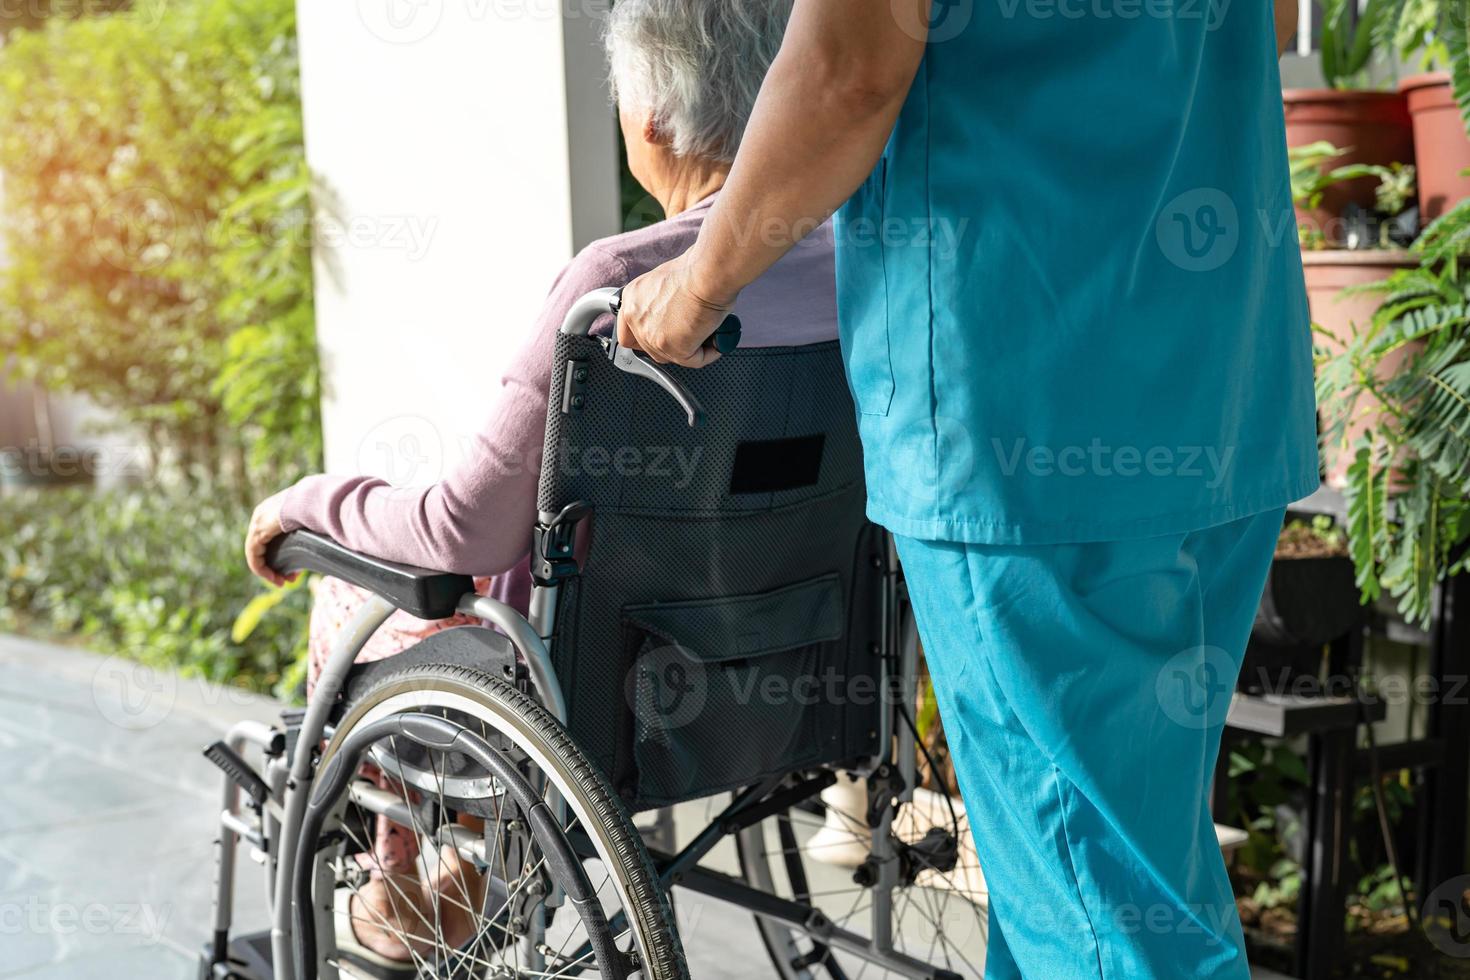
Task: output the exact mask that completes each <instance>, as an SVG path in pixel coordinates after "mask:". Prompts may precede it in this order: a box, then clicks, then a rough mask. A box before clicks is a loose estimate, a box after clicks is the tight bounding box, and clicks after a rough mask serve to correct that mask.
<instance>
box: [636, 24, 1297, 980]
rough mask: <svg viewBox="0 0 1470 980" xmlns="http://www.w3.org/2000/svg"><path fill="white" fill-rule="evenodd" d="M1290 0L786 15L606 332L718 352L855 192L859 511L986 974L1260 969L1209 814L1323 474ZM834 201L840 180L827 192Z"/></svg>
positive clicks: (850, 241) (671, 355) (842, 298)
mask: <svg viewBox="0 0 1470 980" xmlns="http://www.w3.org/2000/svg"><path fill="white" fill-rule="evenodd" d="M1294 5H1295V0H1285V2H1284V4H1283V10H1282V15H1283V16H1281V17H1278V18H1277V19H1278V20H1283V21H1285V22H1286V26H1284V27H1280V28H1279V29H1278V26H1277V25H1275V24H1273V10H1272V9H1271V7H1270V6H1269V5H1268V4H1264V3H1259V2H1254V3H1253V2H1248V0H1236V2H1233V3H1230V2H1226V0H1215V2H1208V3H1206V2H1203V0H1202V2H1185V0H945V2H940V0H935V2H934V3H933V8H932V10H931V9H930V4H929V3H928V2H927V0H841V2H838V0H797V2H796V5H795V10H794V13H793V15H792V18H791V22H790V26H789V28H788V30H787V33H786V37H785V41H784V43H783V46H782V48H781V51H780V53H779V54H778V56H777V57H776V59H775V61H774V63H773V64H772V66H771V69H770V72H769V74H768V75H767V77H766V80H765V83H764V86H763V88H762V89H761V93H760V96H759V98H758V100H757V102H756V106H755V110H754V113H753V115H752V117H751V120H750V124H749V126H748V128H747V130H746V135H745V140H744V142H743V143H742V144H741V146H740V151H739V153H738V155H737V156H736V159H735V163H734V166H733V168H732V170H731V173H730V177H729V179H728V181H727V182H726V184H725V189H724V192H723V193H722V194H721V195H720V198H719V200H718V201H717V202H716V203H715V205H714V207H713V208H712V209H711V212H710V214H709V216H708V217H707V218H706V219H705V222H704V225H703V227H702V229H701V230H700V234H699V237H698V239H697V241H696V242H695V244H694V245H693V246H692V247H691V248H690V249H689V251H688V252H687V253H686V254H684V255H683V256H682V257H679V258H677V259H674V260H672V261H670V262H669V263H667V264H665V265H663V266H661V267H659V268H656V269H654V270H653V271H651V272H649V273H647V274H646V275H644V276H642V277H641V278H639V279H637V280H635V281H634V282H633V283H632V284H631V285H630V286H629V287H628V288H627V289H626V291H625V292H624V294H623V305H622V316H621V320H620V323H619V328H618V329H619V333H620V335H621V337H622V340H623V342H624V343H628V344H633V345H635V346H639V347H642V348H643V349H644V350H646V351H648V352H649V353H650V354H651V355H652V356H654V357H655V358H656V359H658V360H662V361H675V362H679V363H682V364H688V365H691V366H700V365H703V364H708V363H710V362H711V361H713V360H714V359H715V358H716V357H718V355H717V354H716V353H714V352H713V351H712V350H709V349H706V348H704V347H702V346H701V345H702V342H703V341H704V340H705V339H706V338H707V337H708V336H709V335H710V334H711V333H712V332H713V331H714V329H715V327H716V326H717V325H718V324H719V323H720V321H721V319H722V317H723V315H724V312H725V311H726V310H727V309H729V308H730V307H731V306H732V305H733V304H734V302H735V298H736V296H737V295H738V294H739V293H740V291H741V289H742V288H743V287H744V286H745V285H746V284H747V283H750V282H752V281H753V280H755V279H756V277H757V276H759V275H760V273H761V272H762V271H763V270H765V269H766V268H767V267H769V266H770V265H771V264H772V263H773V262H774V261H775V260H776V259H777V258H778V257H779V256H780V255H781V254H782V253H783V252H784V251H785V250H786V249H788V248H790V247H791V245H792V244H793V242H794V241H795V240H797V239H799V238H800V237H801V236H802V235H803V234H805V233H807V232H808V231H809V230H810V229H812V228H815V227H816V226H817V225H819V224H820V223H821V221H822V219H823V218H825V217H826V216H827V214H828V213H829V212H830V211H832V210H834V209H837V208H838V207H839V205H840V211H838V215H837V275H838V287H837V288H838V307H839V315H840V325H841V334H842V345H843V352H844V356H845V358H846V362H847V372H848V379H849V382H850V384H851V386H852V391H853V397H854V400H855V402H856V404H857V409H858V413H859V425H860V428H861V432H862V438H863V448H864V455H865V457H866V461H867V464H866V465H867V480H868V493H869V510H868V512H869V515H870V516H871V517H872V519H873V520H874V521H876V522H878V523H880V524H882V525H884V526H885V527H887V528H889V529H890V530H891V531H892V532H893V533H894V534H895V535H896V536H897V538H898V548H899V553H900V557H901V559H902V562H903V566H904V570H905V574H906V576H907V579H908V584H909V590H910V593H911V597H912V601H913V604H914V608H915V610H916V613H917V617H918V624H919V629H920V632H921V635H922V637H923V639H924V647H925V651H926V654H927V657H928V663H929V669H930V671H931V673H932V674H933V676H934V679H935V686H936V689H937V691H938V695H939V703H940V707H941V710H942V713H943V718H944V725H945V730H946V732H947V733H948V737H949V743H950V748H951V750H952V752H953V755H954V758H955V760H956V764H957V771H958V773H959V781H960V787H961V789H962V791H963V793H964V796H965V799H966V802H967V809H968V813H969V817H970V821H971V824H972V826H973V828H974V831H975V836H976V844H977V847H978V849H979V854H980V860H981V864H982V866H983V867H984V869H985V876H986V879H987V881H988V883H989V886H990V898H991V907H990V914H991V928H990V933H989V946H988V951H987V960H988V962H987V974H986V975H987V976H988V977H991V978H1010V977H1018V976H1019V977H1027V978H1040V980H1053V978H1066V980H1076V978H1089V977H1096V978H1108V980H1113V978H1117V980H1124V978H1169V980H1177V978H1182V977H1228V978H1238V980H1245V978H1246V977H1247V976H1248V970H1247V966H1246V962H1245V954H1244V948H1243V941H1242V937H1241V931H1240V923H1239V920H1238V918H1237V916H1236V913H1235V903H1234V899H1233V896H1232V893H1231V888H1230V882H1229V880H1228V878H1227V876H1226V872H1225V867H1224V864H1223V862H1222V860H1221V856H1220V851H1219V849H1218V846H1217V844H1216V841H1215V837H1214V832H1213V827H1212V824H1211V821H1210V818H1209V815H1208V812H1207V808H1206V798H1207V790H1208V785H1209V781H1210V776H1211V772H1212V769H1213V766H1214V762H1215V758H1216V756H1217V754H1218V752H1219V747H1220V732H1221V728H1222V725H1223V722H1224V715H1225V711H1226V708H1227V707H1228V703H1229V696H1230V690H1231V688H1232V686H1233V683H1234V679H1235V675H1236V673H1237V672H1238V670H1239V665H1240V659H1241V656H1242V652H1243V650H1244V647H1245V643H1246V640H1247V637H1248V634H1249V631H1250V625H1251V621H1252V617H1253V614H1254V611H1255V607H1256V603H1257V601H1258V599H1259V597H1260V593H1261V589H1262V586H1263V582H1264V578H1265V575H1266V570H1267V568H1268V566H1269V565H1270V562H1271V558H1272V553H1273V549H1274V545H1275V541H1276V536H1277V533H1278V531H1279V529H1280V526H1281V521H1282V516H1283V511H1284V508H1285V506H1286V505H1287V504H1288V503H1289V502H1291V501H1293V500H1295V499H1297V498H1299V497H1302V496H1305V495H1306V494H1308V493H1310V492H1311V491H1312V490H1313V489H1314V488H1315V487H1316V486H1317V481H1318V469H1317V454H1316V449H1315V419H1314V410H1313V396H1312V366H1311V346H1310V337H1309V327H1308V315H1307V307H1306V296H1305V292H1304V289H1303V284H1302V273H1301V265H1300V256H1299V254H1298V249H1297V241H1296V235H1295V234H1294V231H1295V229H1294V221H1293V218H1292V210H1291V199H1290V191H1289V187H1288V177H1287V158H1286V145H1285V138H1284V132H1283V124H1282V103H1281V90H1280V88H1281V86H1280V79H1279V76H1278V71H1277V66H1276V58H1277V55H1278V54H1279V50H1280V49H1279V47H1278V46H1277V42H1276V36H1277V35H1278V34H1279V35H1280V36H1281V39H1282V40H1283V41H1284V40H1285V38H1286V37H1287V36H1288V35H1289V34H1290V33H1291V30H1292V28H1291V26H1290V21H1291V19H1292V18H1291V16H1290V9H1289V8H1290V7H1292V6H1294ZM844 202H845V203H844Z"/></svg>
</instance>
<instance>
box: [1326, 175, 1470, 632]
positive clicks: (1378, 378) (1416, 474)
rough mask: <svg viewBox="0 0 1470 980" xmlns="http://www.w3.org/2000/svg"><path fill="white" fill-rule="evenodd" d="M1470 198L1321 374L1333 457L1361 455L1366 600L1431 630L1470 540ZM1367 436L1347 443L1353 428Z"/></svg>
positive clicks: (1382, 289) (1392, 281)
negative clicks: (1445, 585) (1441, 591)
mask: <svg viewBox="0 0 1470 980" xmlns="http://www.w3.org/2000/svg"><path fill="white" fill-rule="evenodd" d="M1467 244H1470V201H1465V202H1461V204H1460V205H1459V206H1458V207H1456V208H1455V209H1454V210H1452V211H1451V212H1450V213H1448V214H1446V215H1444V216H1443V217H1441V218H1440V219H1439V220H1438V221H1436V222H1435V223H1434V224H1432V225H1431V226H1430V227H1429V228H1428V229H1427V230H1426V231H1425V233H1424V235H1423V236H1422V237H1421V239H1420V240H1419V241H1418V242H1416V243H1415V248H1416V250H1418V251H1419V252H1420V255H1421V264H1420V265H1419V266H1418V267H1417V268H1413V269H1404V270H1400V271H1398V272H1395V273H1394V274H1393V275H1392V276H1390V277H1388V278H1387V279H1386V280H1384V281H1383V282H1381V283H1377V284H1374V285H1373V286H1372V287H1370V290H1371V291H1373V292H1376V293H1379V294H1381V295H1382V296H1383V305H1382V306H1381V307H1380V308H1379V310H1378V312H1377V314H1376V315H1375V316H1374V318H1373V323H1372V324H1371V326H1370V327H1369V328H1368V329H1367V330H1364V331H1362V332H1361V333H1359V334H1358V335H1357V336H1355V337H1350V338H1338V339H1339V340H1340V341H1341V342H1343V343H1344V344H1345V349H1344V351H1343V353H1342V354H1340V355H1338V356H1337V357H1335V358H1332V359H1330V360H1328V361H1325V362H1324V363H1323V364H1322V365H1321V366H1320V368H1319V370H1318V374H1317V397H1318V404H1319V405H1320V406H1321V407H1322V411H1323V417H1324V423H1325V425H1324V429H1323V445H1324V448H1326V449H1327V451H1328V452H1329V454H1336V453H1342V452H1348V453H1351V456H1352V463H1351V465H1350V466H1349V468H1348V472H1347V481H1348V483H1347V487H1346V490H1345V493H1346V497H1347V505H1348V534H1349V538H1350V550H1351V553H1352V555H1353V559H1354V562H1355V564H1356V566H1357V577H1358V584H1359V586H1360V588H1361V589H1362V591H1363V596H1364V599H1365V600H1368V601H1371V600H1375V599H1377V598H1378V597H1379V596H1380V595H1382V594H1383V593H1384V592H1387V593H1388V594H1389V595H1391V596H1393V597H1394V598H1395V599H1396V600H1397V601H1398V607H1399V610H1400V611H1401V612H1402V613H1403V614H1404V616H1406V617H1407V618H1409V619H1410V620H1411V621H1414V622H1419V623H1427V622H1428V621H1429V618H1430V615H1431V613H1432V611H1433V608H1432V604H1433V597H1434V588H1435V586H1436V585H1437V584H1438V583H1439V582H1440V581H1441V580H1443V579H1444V577H1445V576H1446V575H1448V574H1451V573H1452V572H1453V571H1455V570H1457V569H1458V567H1459V556H1460V554H1461V551H1462V546H1463V544H1464V542H1465V541H1466V540H1467V538H1470V501H1467V494H1470V274H1467V268H1466V261H1467V259H1470V248H1467ZM1355 422H1362V423H1366V429H1365V431H1364V432H1363V434H1362V435H1361V436H1360V437H1358V438H1357V439H1356V440H1355V441H1354V442H1353V444H1352V445H1348V438H1349V436H1348V432H1349V427H1350V426H1351V425H1352V424H1353V423H1355Z"/></svg>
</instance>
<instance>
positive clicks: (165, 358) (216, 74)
mask: <svg viewBox="0 0 1470 980" xmlns="http://www.w3.org/2000/svg"><path fill="white" fill-rule="evenodd" d="M297 79H298V75H297V59H296V40H295V13H294V5H293V3H292V2H291V0H261V2H255V3H248V4H237V3H233V2H230V0H174V2H171V3H167V4H161V5H148V6H140V7H138V8H136V9H134V10H132V11H129V12H127V13H122V14H115V15H112V16H107V17H99V18H91V19H81V20H73V21H52V22H49V23H47V24H46V25H45V26H44V28H42V29H40V30H37V31H33V32H32V31H26V32H21V33H19V34H17V35H16V36H15V37H14V38H13V39H12V40H11V41H10V42H9V43H8V44H7V45H6V46H5V47H4V48H3V49H0V170H3V172H4V173H5V175H6V185H5V195H4V201H3V222H4V227H3V233H4V238H5V248H6V251H7V253H8V255H9V257H10V260H11V261H10V265H9V267H8V268H7V269H6V270H5V271H4V273H3V278H0V347H3V348H4V349H6V350H7V351H12V352H13V353H14V356H15V360H14V364H15V367H16V368H17V369H18V371H19V373H21V374H22V375H23V376H26V377H30V378H34V379H36V380H38V381H39V382H40V383H41V384H42V385H43V386H45V387H47V388H49V389H51V390H57V391H85V392H86V393H87V394H88V395H89V396H90V397H91V398H92V399H93V400H95V401H96V402H98V403H99V404H101V405H103V406H104V407H106V408H107V409H109V410H110V411H111V412H112V413H113V415H114V416H115V417H116V418H117V419H118V420H119V421H120V422H121V423H123V424H128V425H132V426H136V427H138V428H139V429H141V430H143V431H144V432H145V433H147V434H148V436H149V438H150V440H151V441H152V442H153V444H154V447H155V449H156V450H157V452H158V454H159V455H160V456H167V457H168V458H171V459H175V460H177V461H178V462H180V463H181V464H182V467H181V468H182V469H183V470H184V471H185V472H186V474H187V475H188V476H190V477H202V478H206V479H209V478H213V477H217V476H219V475H220V473H221V470H222V469H229V470H230V471H231V475H232V476H233V477H234V478H235V482H236V483H237V484H248V483H249V482H250V481H251V477H252V475H253V476H254V477H255V478H256V479H257V480H258V482H259V483H261V484H262V485H265V484H278V483H280V482H284V480H285V479H286V478H288V477H289V476H292V475H295V474H296V473H299V472H301V471H303V470H307V469H312V468H315V467H316V465H317V463H318V460H319V458H320V426H319V423H318V418H317V413H318V408H317V405H318V398H317V396H318V377H317V365H316V356H315V340H314V332H313V326H312V313H311V267H310V246H311V240H310V238H311V236H310V227H311V223H310V209H309V201H308V187H309V180H308V175H307V169H306V164H305V158H304V153H303V149H302V138H301V120H300V110H299V92H298V80H297ZM247 457H248V460H249V462H250V463H253V464H254V465H253V469H254V470H255V473H254V474H252V473H251V467H248V466H246V465H245V463H244V460H245V458H247ZM242 489H243V488H242Z"/></svg>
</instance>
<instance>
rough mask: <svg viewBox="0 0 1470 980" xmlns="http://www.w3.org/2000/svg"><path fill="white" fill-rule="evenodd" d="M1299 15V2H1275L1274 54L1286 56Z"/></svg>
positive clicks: (1295, 0) (1280, 0)
mask: <svg viewBox="0 0 1470 980" xmlns="http://www.w3.org/2000/svg"><path fill="white" fill-rule="evenodd" d="M1300 14H1301V7H1300V5H1299V0H1276V54H1277V55H1278V56H1279V55H1283V54H1286V49H1287V47H1288V46H1289V45H1290V44H1291V39H1292V37H1293V36H1294V35H1295V34H1296V25H1297V18H1298V17H1299V16H1300Z"/></svg>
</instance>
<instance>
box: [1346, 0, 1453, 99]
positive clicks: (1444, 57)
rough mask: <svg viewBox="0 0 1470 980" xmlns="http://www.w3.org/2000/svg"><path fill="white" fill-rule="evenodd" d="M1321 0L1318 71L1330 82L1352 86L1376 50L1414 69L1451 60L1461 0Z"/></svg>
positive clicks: (1448, 62) (1437, 66)
mask: <svg viewBox="0 0 1470 980" xmlns="http://www.w3.org/2000/svg"><path fill="white" fill-rule="evenodd" d="M1357 7H1358V0H1325V4H1324V8H1323V17H1322V39H1321V48H1322V75H1323V77H1324V78H1325V79H1326V80H1327V84H1328V85H1330V86H1332V87H1333V88H1354V87H1357V86H1358V85H1360V84H1361V83H1362V81H1363V72H1364V70H1365V69H1366V68H1367V67H1368V65H1369V64H1370V63H1371V62H1372V60H1373V57H1374V55H1375V54H1377V53H1379V52H1393V53H1394V54H1396V55H1397V56H1398V57H1399V58H1400V59H1401V60H1402V61H1403V62H1404V63H1405V64H1408V65H1414V66H1417V67H1418V69H1419V70H1423V71H1428V70H1430V69H1432V68H1440V67H1445V66H1452V65H1453V64H1454V57H1455V55H1454V48H1455V38H1454V33H1455V31H1456V30H1461V31H1463V25H1464V19H1465V0H1367V4H1366V5H1365V6H1364V7H1363V9H1362V11H1361V12H1359V13H1358V14H1357V17H1356V19H1354V17H1353V12H1354V11H1355V10H1356V9H1357Z"/></svg>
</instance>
